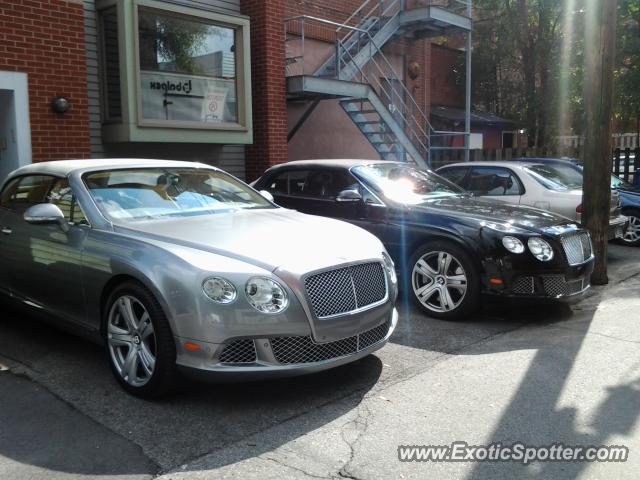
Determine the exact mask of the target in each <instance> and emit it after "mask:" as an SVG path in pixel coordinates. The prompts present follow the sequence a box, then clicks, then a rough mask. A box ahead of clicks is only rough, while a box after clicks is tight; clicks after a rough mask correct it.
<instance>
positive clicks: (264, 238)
mask: <svg viewBox="0 0 640 480" xmlns="http://www.w3.org/2000/svg"><path fill="white" fill-rule="evenodd" d="M116 229H117V230H119V231H120V232H121V233H128V234H133V235H137V236H142V237H147V238H149V239H153V240H160V241H164V242H169V243H174V244H179V245H183V246H187V247H191V248H197V249H199V250H203V251H207V252H211V253H215V254H219V255H225V256H228V257H231V258H235V259H237V260H241V261H245V262H248V263H251V264H254V265H257V266H259V267H261V268H264V269H267V270H269V271H273V270H275V269H277V268H281V269H284V270H287V271H289V272H294V273H300V274H302V273H305V272H310V271H314V270H318V269H322V268H327V267H331V266H334V265H338V264H343V263H347V262H353V261H360V260H367V259H372V258H381V255H382V251H383V249H384V247H383V246H382V243H381V242H380V241H379V240H378V239H377V238H376V237H374V236H373V235H371V234H370V233H368V232H366V231H365V230H363V229H361V228H359V227H356V226H354V225H351V224H349V223H346V222H341V221H338V220H332V219H329V218H324V217H318V216H313V215H305V214H302V213H299V212H296V211H293V210H286V209H284V208H275V209H267V210H262V209H260V210H241V211H236V212H233V213H222V214H216V215H207V216H195V217H187V218H175V217H174V218H171V219H168V220H151V221H142V222H136V223H132V224H128V225H127V226H126V227H122V226H120V227H116Z"/></svg>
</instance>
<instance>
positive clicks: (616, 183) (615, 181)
mask: <svg viewBox="0 0 640 480" xmlns="http://www.w3.org/2000/svg"><path fill="white" fill-rule="evenodd" d="M611 188H614V189H616V188H628V189H632V188H633V185H631V184H630V183H629V182H625V181H624V180H622V179H621V178H618V177H616V176H615V175H611Z"/></svg>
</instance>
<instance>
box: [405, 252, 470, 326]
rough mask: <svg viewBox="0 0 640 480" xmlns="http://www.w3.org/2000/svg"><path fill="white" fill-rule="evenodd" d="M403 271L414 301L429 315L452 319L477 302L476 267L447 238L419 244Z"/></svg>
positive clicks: (468, 310) (465, 254)
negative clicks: (420, 245) (407, 275)
mask: <svg viewBox="0 0 640 480" xmlns="http://www.w3.org/2000/svg"><path fill="white" fill-rule="evenodd" d="M407 273H408V274H409V276H410V279H409V280H410V283H409V285H410V290H411V294H412V297H413V300H414V302H415V303H416V305H417V306H418V307H420V309H421V310H422V311H423V312H425V313H426V314H427V315H429V316H431V317H435V318H441V319H444V320H456V319H460V318H462V317H464V316H465V315H468V314H470V313H473V312H474V311H475V310H477V308H478V306H479V303H480V284H479V275H478V273H477V269H476V268H475V266H474V264H473V262H472V260H471V259H470V257H469V255H468V254H467V253H466V252H465V251H464V250H463V249H462V248H460V247H458V246H457V245H454V244H451V243H449V242H431V243H428V244H426V245H423V246H422V247H420V248H418V250H416V252H415V253H414V254H413V255H412V257H411V260H410V262H409V271H408V272H407Z"/></svg>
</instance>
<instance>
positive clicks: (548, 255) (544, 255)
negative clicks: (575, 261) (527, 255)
mask: <svg viewBox="0 0 640 480" xmlns="http://www.w3.org/2000/svg"><path fill="white" fill-rule="evenodd" d="M527 246H528V247H529V251H530V252H531V253H532V254H533V256H534V257H536V258H537V259H538V260H540V261H541V262H548V261H549V260H551V259H553V247H552V246H551V245H549V243H548V242H547V241H546V240H544V239H542V238H540V237H530V238H529V240H528V241H527Z"/></svg>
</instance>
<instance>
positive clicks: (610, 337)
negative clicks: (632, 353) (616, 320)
mask: <svg viewBox="0 0 640 480" xmlns="http://www.w3.org/2000/svg"><path fill="white" fill-rule="evenodd" d="M555 326H556V327H558V328H563V329H565V330H570V331H572V332H581V331H582V330H580V329H578V328H571V327H567V326H564V325H555ZM584 333H585V334H586V335H597V336H599V337H605V338H609V339H611V340H617V341H618V342H625V343H635V344H637V345H640V341H639V340H627V339H626V338H620V337H616V336H614V335H607V334H606V333H601V332H594V331H592V330H587V331H585V332H584Z"/></svg>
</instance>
